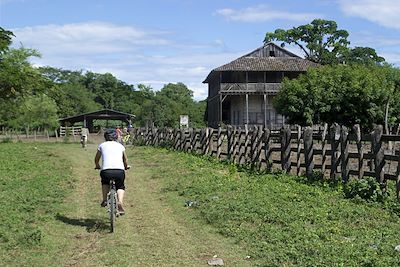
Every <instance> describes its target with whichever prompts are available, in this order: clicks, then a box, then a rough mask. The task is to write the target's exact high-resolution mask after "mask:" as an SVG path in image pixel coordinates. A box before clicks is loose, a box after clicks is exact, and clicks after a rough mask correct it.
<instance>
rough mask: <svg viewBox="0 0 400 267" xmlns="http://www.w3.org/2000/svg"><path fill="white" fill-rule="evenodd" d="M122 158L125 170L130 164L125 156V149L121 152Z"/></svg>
mask: <svg viewBox="0 0 400 267" xmlns="http://www.w3.org/2000/svg"><path fill="white" fill-rule="evenodd" d="M122 160H123V161H124V168H125V170H128V169H129V168H130V166H129V165H128V158H127V157H126V153H125V151H124V152H123V153H122Z"/></svg>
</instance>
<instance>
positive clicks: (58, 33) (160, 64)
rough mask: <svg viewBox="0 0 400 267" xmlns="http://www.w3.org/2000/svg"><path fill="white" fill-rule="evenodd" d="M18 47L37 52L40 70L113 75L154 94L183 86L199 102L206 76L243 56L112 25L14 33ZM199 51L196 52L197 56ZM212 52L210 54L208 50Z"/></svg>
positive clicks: (28, 29)
mask: <svg viewBox="0 0 400 267" xmlns="http://www.w3.org/2000/svg"><path fill="white" fill-rule="evenodd" d="M11 30H12V31H13V32H14V34H15V36H16V38H15V40H14V43H15V46H17V45H18V44H19V43H22V44H23V45H24V46H25V47H29V48H34V49H37V50H38V51H39V52H40V53H41V54H42V58H34V59H32V63H33V64H35V65H36V66H52V67H56V68H63V69H68V70H83V71H87V70H88V71H93V72H97V73H105V72H109V73H112V74H113V75H114V76H116V77H117V78H118V79H120V80H122V81H125V82H127V83H129V84H135V85H136V84H139V83H143V84H146V85H150V86H152V87H153V88H154V89H155V90H158V89H160V88H161V87H162V86H163V85H164V84H167V83H176V82H183V83H184V84H186V85H187V86H188V87H189V89H191V90H193V91H194V97H195V99H196V100H202V99H205V98H206V97H207V85H205V84H202V82H203V80H204V79H205V78H206V76H207V75H208V73H209V72H210V71H211V70H212V69H213V68H216V67H218V66H220V65H222V64H225V63H227V62H229V61H231V60H233V59H235V58H237V57H239V56H241V55H243V54H244V53H245V52H243V53H219V50H218V49H217V51H215V49H214V48H221V44H222V41H216V42H212V43H210V44H207V45H204V44H201V45H199V44H187V45H185V44H182V43H179V44H177V43H176V42H175V41H173V40H172V38H173V37H174V36H173V34H171V33H169V32H163V31H152V30H143V29H139V28H135V27H128V26H119V25H115V24H110V23H102V22H90V23H77V24H66V25H44V26H36V27H25V28H16V29H11ZM193 47H196V53H193ZM210 50H211V51H213V53H208V51H210Z"/></svg>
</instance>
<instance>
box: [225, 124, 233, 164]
mask: <svg viewBox="0 0 400 267" xmlns="http://www.w3.org/2000/svg"><path fill="white" fill-rule="evenodd" d="M226 136H227V140H228V145H227V146H228V148H227V153H226V154H227V160H228V161H231V160H232V148H233V144H232V126H231V125H228V127H227V129H226Z"/></svg>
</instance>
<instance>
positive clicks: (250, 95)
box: [203, 42, 317, 127]
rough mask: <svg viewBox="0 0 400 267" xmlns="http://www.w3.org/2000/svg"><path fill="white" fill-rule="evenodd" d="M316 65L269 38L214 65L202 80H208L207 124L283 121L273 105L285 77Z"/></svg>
mask: <svg viewBox="0 0 400 267" xmlns="http://www.w3.org/2000/svg"><path fill="white" fill-rule="evenodd" d="M316 66H317V64H316V63H314V62H311V61H309V60H306V59H303V58H301V57H299V56H297V55H295V54H293V53H292V52H290V51H288V50H286V49H283V48H281V47H280V46H278V45H276V44H274V43H272V42H270V43H266V44H265V45H264V46H262V47H260V48H258V49H256V50H254V51H253V52H250V53H248V54H247V55H244V56H242V57H240V58H238V59H235V60H233V61H232V62H230V63H228V64H225V65H222V66H220V67H218V68H215V69H213V70H212V71H211V72H210V74H208V76H207V78H206V79H205V80H204V82H203V83H208V98H207V111H206V112H207V114H206V117H207V122H208V126H209V127H218V126H219V125H221V124H227V125H235V126H241V125H246V124H247V125H264V126H271V127H273V126H277V125H282V124H283V123H284V117H283V116H282V115H280V114H277V113H276V111H275V110H274V108H273V106H272V99H273V97H274V96H275V95H276V94H277V93H278V91H279V89H280V88H281V82H282V79H283V78H284V77H288V78H289V79H293V78H296V77H298V76H299V74H301V73H304V72H306V71H307V69H308V68H310V67H316Z"/></svg>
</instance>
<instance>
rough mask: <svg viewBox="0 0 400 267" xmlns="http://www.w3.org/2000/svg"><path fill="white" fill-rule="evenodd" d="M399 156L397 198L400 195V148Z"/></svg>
mask: <svg viewBox="0 0 400 267" xmlns="http://www.w3.org/2000/svg"><path fill="white" fill-rule="evenodd" d="M398 152H399V153H398V157H397V171H396V195H397V199H399V197H400V149H399V151H398Z"/></svg>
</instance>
